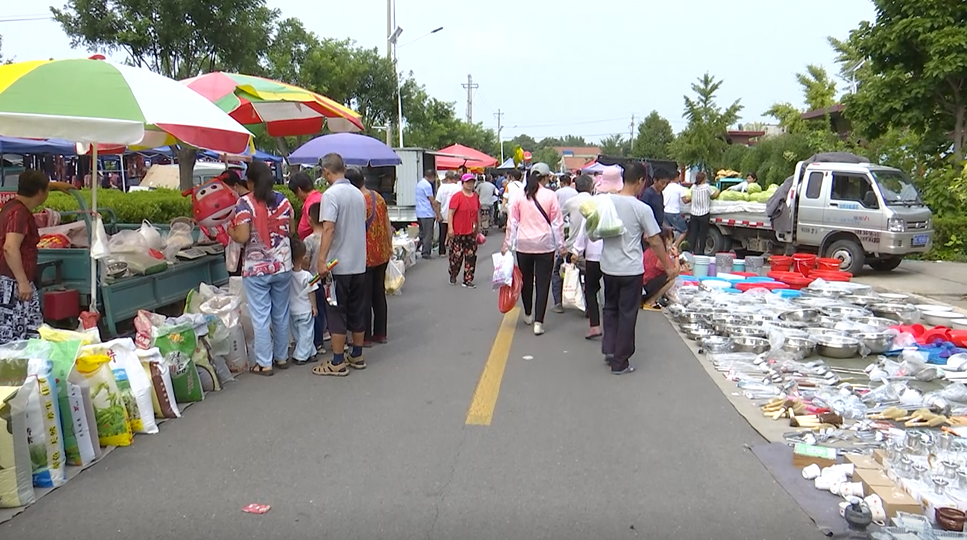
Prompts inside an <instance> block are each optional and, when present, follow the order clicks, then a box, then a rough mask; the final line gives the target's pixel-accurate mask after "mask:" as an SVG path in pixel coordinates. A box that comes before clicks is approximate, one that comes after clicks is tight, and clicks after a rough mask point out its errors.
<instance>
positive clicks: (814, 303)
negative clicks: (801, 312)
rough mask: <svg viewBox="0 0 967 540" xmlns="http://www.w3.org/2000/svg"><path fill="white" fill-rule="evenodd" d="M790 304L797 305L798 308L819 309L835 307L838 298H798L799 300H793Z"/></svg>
mask: <svg viewBox="0 0 967 540" xmlns="http://www.w3.org/2000/svg"><path fill="white" fill-rule="evenodd" d="M792 303H793V304H798V305H800V306H806V307H811V308H819V307H823V306H835V305H838V304H839V303H840V301H839V299H838V298H820V297H818V296H800V297H799V298H793V299H792Z"/></svg>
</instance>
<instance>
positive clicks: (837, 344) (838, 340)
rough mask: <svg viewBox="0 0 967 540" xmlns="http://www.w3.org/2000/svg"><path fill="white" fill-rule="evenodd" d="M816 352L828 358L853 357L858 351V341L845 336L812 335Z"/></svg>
mask: <svg viewBox="0 0 967 540" xmlns="http://www.w3.org/2000/svg"><path fill="white" fill-rule="evenodd" d="M813 339H815V340H816V352H818V353H819V354H820V356H827V357H829V358H853V357H854V356H856V355H857V353H859V350H860V341H859V340H858V339H853V338H851V337H846V336H829V335H826V336H813Z"/></svg>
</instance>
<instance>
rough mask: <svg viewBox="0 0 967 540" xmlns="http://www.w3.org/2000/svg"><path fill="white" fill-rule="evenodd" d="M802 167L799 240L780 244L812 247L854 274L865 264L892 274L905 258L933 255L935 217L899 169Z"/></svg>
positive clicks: (860, 165) (862, 165) (866, 165)
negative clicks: (905, 256) (924, 254)
mask: <svg viewBox="0 0 967 540" xmlns="http://www.w3.org/2000/svg"><path fill="white" fill-rule="evenodd" d="M800 167H802V168H801V170H802V174H801V175H797V178H798V179H799V182H798V192H797V197H796V200H797V204H796V212H795V218H796V221H795V227H794V231H795V232H794V234H795V238H794V239H788V238H783V236H782V235H780V236H779V240H784V241H789V240H791V241H792V242H793V243H795V244H797V245H804V246H814V247H816V248H818V251H819V252H820V253H822V254H823V255H824V256H826V257H832V258H838V259H840V260H841V261H842V266H841V268H842V269H843V270H846V271H849V272H853V273H855V272H856V271H858V270H859V269H861V268H862V267H863V265H864V264H869V265H870V266H871V267H873V268H874V269H876V270H892V269H893V268H896V267H897V266H899V264H900V261H902V259H903V256H904V255H907V254H910V253H923V252H926V251H929V250H930V248H931V245H932V240H933V220H932V214H931V212H930V209H929V208H927V206H926V205H925V204H924V203H923V201H922V200H920V196H919V194H918V193H917V190H916V188H915V187H913V184H912V183H911V182H910V180H909V178H907V176H906V175H905V174H904V173H903V172H902V171H900V170H899V169H894V168H891V167H884V166H880V165H873V164H869V163H857V164H852V163H811V164H808V165H805V166H802V164H800ZM797 168H799V167H797Z"/></svg>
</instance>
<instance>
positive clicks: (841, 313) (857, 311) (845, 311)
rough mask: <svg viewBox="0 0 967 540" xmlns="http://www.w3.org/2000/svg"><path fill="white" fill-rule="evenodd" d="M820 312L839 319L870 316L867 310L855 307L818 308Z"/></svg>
mask: <svg viewBox="0 0 967 540" xmlns="http://www.w3.org/2000/svg"><path fill="white" fill-rule="evenodd" d="M820 311H822V312H823V313H825V314H826V315H829V316H830V317H840V318H850V319H852V318H855V317H869V316H870V315H872V313H870V311H869V310H868V309H863V308H861V307H856V306H842V305H840V306H826V307H824V308H820Z"/></svg>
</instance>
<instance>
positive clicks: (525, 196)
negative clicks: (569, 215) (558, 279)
mask: <svg viewBox="0 0 967 540" xmlns="http://www.w3.org/2000/svg"><path fill="white" fill-rule="evenodd" d="M550 177H551V168H550V167H548V166H547V164H546V163H537V164H535V165H534V166H532V167H531V170H530V172H529V174H528V175H527V184H526V185H525V186H524V190H523V192H519V193H516V194H515V195H514V198H513V199H512V200H511V201H510V211H509V212H508V221H507V234H505V235H504V245H503V247H501V249H500V251H501V253H507V250H508V249H509V250H511V251H515V252H516V253H517V266H519V267H520V273H521V275H522V276H523V278H524V282H523V287H522V288H521V299H522V300H523V301H524V324H533V325H534V335H535V336H539V335H541V334H543V333H544V315H545V313H546V312H547V295H548V292H549V291H550V287H551V273H552V272H553V270H554V254H555V253H561V255H562V256H563V255H564V216H563V215H562V214H561V207H560V205H559V204H558V202H557V196H556V195H555V194H554V192H553V191H551V190H549V189H547V188H545V187H544V184H546V183H547V180H548V179H549V178H550ZM535 284H536V293H537V295H536V305H535V298H534V293H535Z"/></svg>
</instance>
